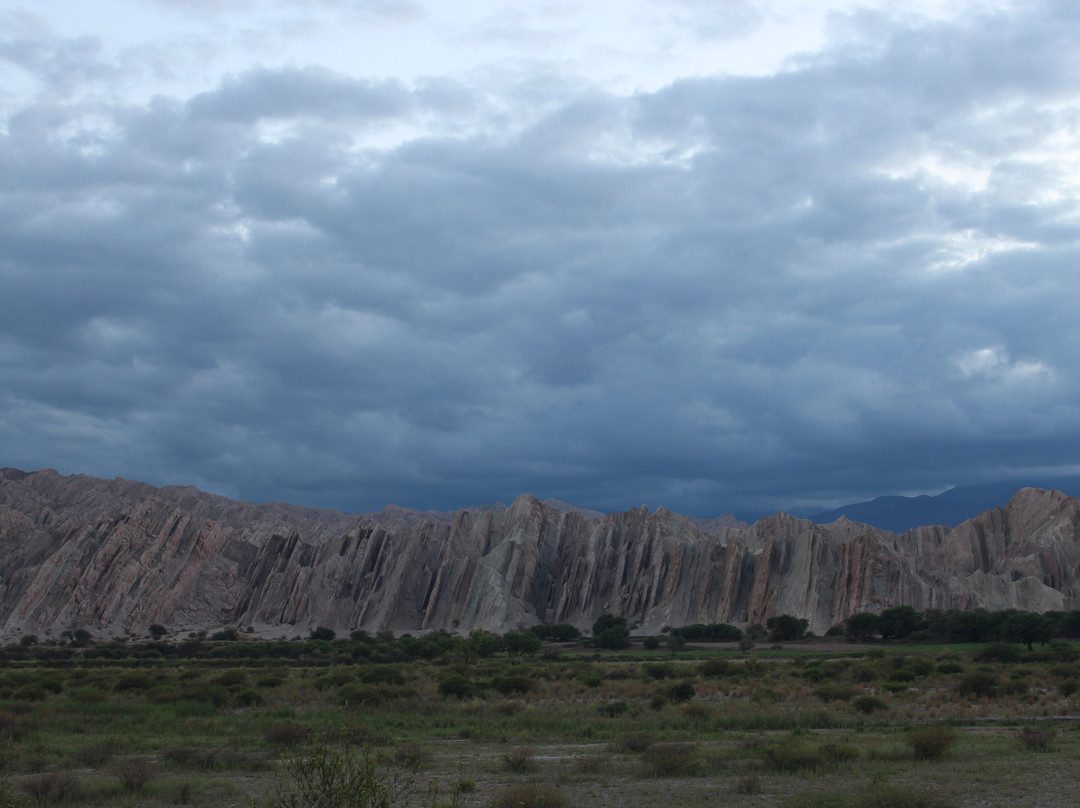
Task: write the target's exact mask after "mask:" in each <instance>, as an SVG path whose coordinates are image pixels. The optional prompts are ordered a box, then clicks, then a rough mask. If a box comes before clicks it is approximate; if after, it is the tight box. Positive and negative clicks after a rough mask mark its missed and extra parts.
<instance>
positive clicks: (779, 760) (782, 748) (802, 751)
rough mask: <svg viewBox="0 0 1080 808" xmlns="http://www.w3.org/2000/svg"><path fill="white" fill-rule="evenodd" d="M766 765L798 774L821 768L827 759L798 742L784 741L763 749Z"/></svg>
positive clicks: (810, 747) (812, 748) (815, 750)
mask: <svg viewBox="0 0 1080 808" xmlns="http://www.w3.org/2000/svg"><path fill="white" fill-rule="evenodd" d="M761 751H762V754H763V755H764V756H765V765H766V766H768V767H769V768H770V769H775V770H776V771H782V772H798V771H806V770H808V769H816V768H820V767H821V766H823V765H824V764H825V757H824V756H823V755H822V754H821V752H819V751H818V750H817V749H815V748H814V747H812V746H809V745H807V744H805V743H801V742H799V741H796V740H784V741H780V742H779V743H773V744H769V745H767V746H764V747H762V750H761Z"/></svg>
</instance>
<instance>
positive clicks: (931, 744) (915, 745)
mask: <svg viewBox="0 0 1080 808" xmlns="http://www.w3.org/2000/svg"><path fill="white" fill-rule="evenodd" d="M956 741H957V735H956V732H954V731H953V730H952V728H951V727H944V726H935V727H920V728H919V729H913V730H911V731H910V732H909V733H908V734H907V735H906V736H904V742H905V743H907V745H908V746H910V747H911V751H912V753H913V754H914V755H915V758H916V759H917V760H940V759H941V758H943V757H945V755H946V754H947V753H948V752H949V750H950V749H952V747H953V745H954V744H955V743H956Z"/></svg>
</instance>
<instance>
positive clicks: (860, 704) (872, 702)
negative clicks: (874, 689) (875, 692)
mask: <svg viewBox="0 0 1080 808" xmlns="http://www.w3.org/2000/svg"><path fill="white" fill-rule="evenodd" d="M851 706H852V707H854V708H855V709H856V710H858V711H859V712H860V713H865V714H869V713H872V712H875V711H877V710H888V709H889V705H888V704H887V703H886V702H885V701H884V700H883V699H880V698H878V697H877V696H871V695H865V696H857V697H856V698H855V699H853V700H852V702H851Z"/></svg>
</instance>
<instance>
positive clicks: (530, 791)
mask: <svg viewBox="0 0 1080 808" xmlns="http://www.w3.org/2000/svg"><path fill="white" fill-rule="evenodd" d="M569 804H570V803H569V801H568V800H567V799H566V797H565V796H564V795H563V793H562V792H561V791H559V789H557V788H556V787H555V786H553V785H549V784H547V783H523V784H521V785H518V786H511V787H510V788H506V789H503V790H502V791H500V792H499V793H498V794H496V795H495V799H494V801H493V802H492V806H493V808H566V806H567V805H569Z"/></svg>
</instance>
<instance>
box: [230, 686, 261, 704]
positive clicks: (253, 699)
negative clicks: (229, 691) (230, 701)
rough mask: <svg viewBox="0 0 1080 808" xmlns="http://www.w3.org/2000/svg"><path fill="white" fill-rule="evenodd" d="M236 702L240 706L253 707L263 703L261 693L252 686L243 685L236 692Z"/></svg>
mask: <svg viewBox="0 0 1080 808" xmlns="http://www.w3.org/2000/svg"><path fill="white" fill-rule="evenodd" d="M236 703H237V705H238V706H240V707H255V706H257V705H259V704H262V703H263V697H262V693H260V692H259V691H258V690H256V689H255V688H253V687H245V688H244V689H243V690H241V691H240V692H239V693H237V694H236Z"/></svg>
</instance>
